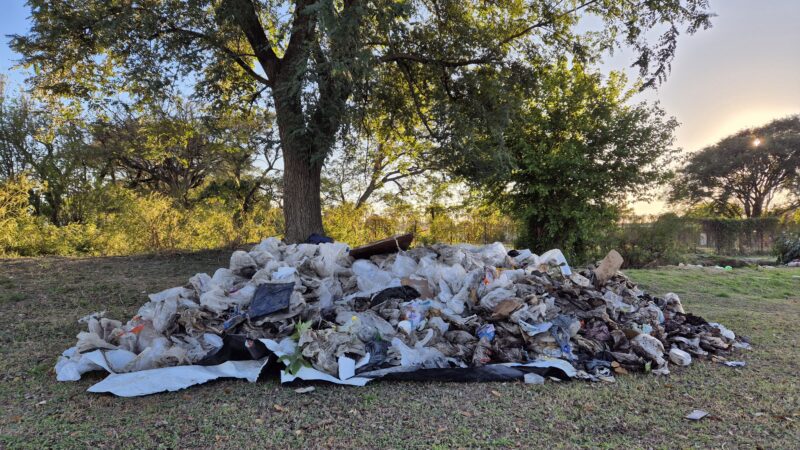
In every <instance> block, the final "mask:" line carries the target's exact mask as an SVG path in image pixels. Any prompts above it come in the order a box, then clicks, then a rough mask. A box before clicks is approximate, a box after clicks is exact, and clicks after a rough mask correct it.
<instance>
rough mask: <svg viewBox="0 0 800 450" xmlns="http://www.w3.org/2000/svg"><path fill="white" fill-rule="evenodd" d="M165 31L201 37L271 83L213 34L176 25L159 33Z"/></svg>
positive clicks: (253, 73)
mask: <svg viewBox="0 0 800 450" xmlns="http://www.w3.org/2000/svg"><path fill="white" fill-rule="evenodd" d="M165 33H179V34H185V35H187V36H192V37H194V38H197V39H201V40H203V41H205V42H206V43H207V44H209V45H210V46H211V47H213V48H215V49H217V50H219V51H221V52H222V53H224V54H225V55H227V56H228V57H229V58H231V60H233V62H234V63H236V64H237V65H238V66H239V67H241V68H242V69H243V70H244V71H245V72H247V74H248V75H250V76H251V77H253V78H255V79H256V80H257V81H259V82H261V83H263V84H266V85H270V81H269V80H268V79H267V78H264V77H263V76H261V74H259V73H258V72H256V71H255V70H253V68H252V67H250V64H247V62H246V61H244V60H243V59H242V58H241V56H242V55H240V54H238V53H236V52H234V51H233V50H231V49H230V48H228V47H226V46H225V45H224V44H222V43H221V42H217V41H216V40H215V39H214V38H212V37H211V36H209V35H207V34H204V33H200V32H198V31H194V30H189V29H186V28H180V27H176V26H173V27H169V28H167V29H165V30H162V31H160V32H159V33H158V34H165Z"/></svg>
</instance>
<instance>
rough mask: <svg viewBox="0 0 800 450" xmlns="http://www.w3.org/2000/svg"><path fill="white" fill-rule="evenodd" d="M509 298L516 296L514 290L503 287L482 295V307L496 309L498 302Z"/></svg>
mask: <svg viewBox="0 0 800 450" xmlns="http://www.w3.org/2000/svg"><path fill="white" fill-rule="evenodd" d="M507 298H514V292H513V291H509V290H508V289H502V288H501V289H495V290H493V291H490V292H489V293H488V294H485V295H484V296H483V297H481V301H480V303H481V306H482V307H484V308H486V309H489V310H494V307H495V306H497V304H498V303H500V302H501V301H503V300H505V299H507Z"/></svg>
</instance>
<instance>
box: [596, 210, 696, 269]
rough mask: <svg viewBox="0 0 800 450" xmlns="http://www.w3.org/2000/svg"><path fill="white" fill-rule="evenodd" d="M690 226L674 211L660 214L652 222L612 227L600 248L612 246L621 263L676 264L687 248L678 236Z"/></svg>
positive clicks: (688, 229) (637, 265)
mask: <svg viewBox="0 0 800 450" xmlns="http://www.w3.org/2000/svg"><path fill="white" fill-rule="evenodd" d="M692 226H693V225H692V224H691V223H690V222H687V221H685V220H682V219H681V218H680V217H678V216H676V215H675V214H664V215H662V216H660V217H659V218H658V219H657V220H656V221H654V222H652V223H633V224H625V225H622V226H620V227H619V228H618V229H617V230H616V231H614V233H613V235H612V237H611V238H610V239H609V243H610V246H609V247H608V248H604V249H603V251H604V252H605V251H608V250H610V249H611V248H614V249H616V250H617V251H618V252H619V253H620V254H621V255H622V257H623V258H624V260H625V266H624V267H644V266H654V265H666V264H677V263H678V262H679V261H680V258H681V256H682V255H683V253H684V252H685V251H686V250H687V249H686V248H685V246H684V244H682V240H681V239H680V238H679V237H680V236H681V235H683V234H685V233H687V232H689V231H690V228H691V227H692Z"/></svg>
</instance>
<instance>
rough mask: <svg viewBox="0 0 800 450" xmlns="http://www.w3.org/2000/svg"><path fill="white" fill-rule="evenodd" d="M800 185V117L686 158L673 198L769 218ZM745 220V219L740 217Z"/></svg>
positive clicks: (734, 137) (728, 139)
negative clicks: (732, 206)
mask: <svg viewBox="0 0 800 450" xmlns="http://www.w3.org/2000/svg"><path fill="white" fill-rule="evenodd" d="M798 181H800V116H797V115H795V116H790V117H786V118H782V119H777V120H774V121H772V122H770V123H768V124H767V125H764V126H761V127H758V128H751V129H746V130H742V131H740V132H738V133H736V134H733V135H731V136H728V137H726V138H724V139H722V140H720V141H719V142H718V143H716V144H714V145H712V146H709V147H706V148H704V149H702V150H700V151H699V152H697V153H694V154H692V155H690V156H689V157H688V158H687V161H686V164H685V166H684V167H683V169H682V170H681V172H680V176H679V177H677V178H676V180H675V182H674V184H673V187H672V192H671V194H670V198H671V200H672V202H674V203H681V202H683V203H689V204H698V203H700V202H712V203H713V204H715V205H716V206H715V209H717V210H725V209H728V207H727V205H728V204H730V203H731V202H736V203H737V204H738V206H739V207H741V209H742V215H743V216H744V217H747V218H750V217H763V216H766V215H768V214H770V213H772V211H771V207H772V206H774V205H772V201H773V199H775V198H776V197H780V194H781V193H787V191H791V190H794V189H795V186H796V183H798ZM739 217H742V216H739Z"/></svg>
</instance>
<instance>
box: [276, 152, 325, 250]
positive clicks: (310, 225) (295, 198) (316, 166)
mask: <svg viewBox="0 0 800 450" xmlns="http://www.w3.org/2000/svg"><path fill="white" fill-rule="evenodd" d="M304 153H306V152H298V151H291V149H287V148H284V152H283V165H284V168H283V218H284V221H285V222H286V225H285V227H286V233H285V236H284V239H285V240H286V242H292V243H296V242H303V241H305V240H306V239H307V238H308V236H309V235H311V234H312V233H319V234H323V232H324V231H323V229H322V203H321V201H320V185H321V183H320V176H321V173H322V163H321V162H320V163H315V162H312V161H310V160H309V158H308V157H306V155H304Z"/></svg>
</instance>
